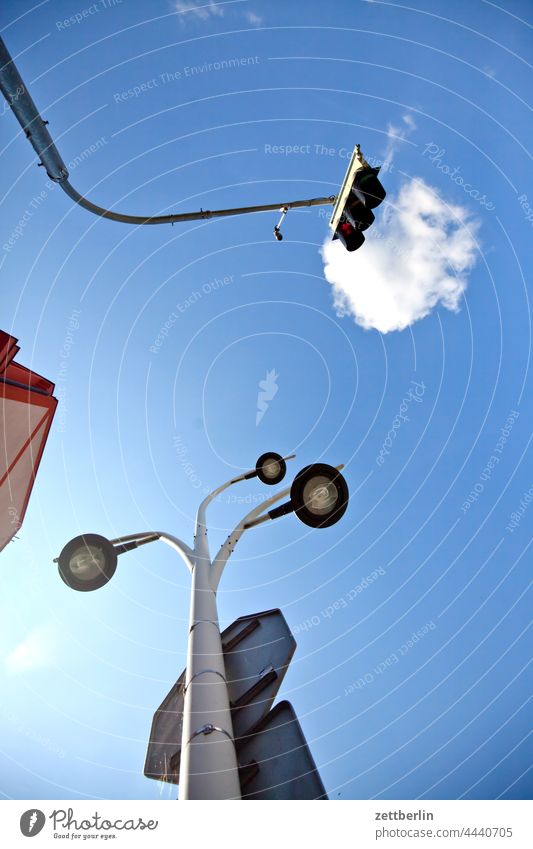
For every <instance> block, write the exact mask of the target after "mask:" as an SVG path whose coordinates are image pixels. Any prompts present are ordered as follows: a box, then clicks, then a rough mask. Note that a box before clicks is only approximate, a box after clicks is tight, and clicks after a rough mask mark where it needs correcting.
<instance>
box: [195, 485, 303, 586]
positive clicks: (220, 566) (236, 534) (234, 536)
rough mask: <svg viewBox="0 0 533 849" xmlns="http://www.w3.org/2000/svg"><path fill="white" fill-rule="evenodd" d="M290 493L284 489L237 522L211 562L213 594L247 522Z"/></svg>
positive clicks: (287, 489)
mask: <svg viewBox="0 0 533 849" xmlns="http://www.w3.org/2000/svg"><path fill="white" fill-rule="evenodd" d="M290 491H291V488H290V486H289V487H287V488H286V489H283V490H281V492H277V493H276V494H275V495H273V496H272V497H271V498H267V500H266V501H263V502H262V504H259V505H258V506H257V507H254V509H253V510H250V512H249V513H247V514H246V516H244V518H243V519H241V521H240V522H239V524H238V525H237V526H236V527H235V528H234V530H233V531H232V532H231V534H230V535H229V537H228V538H227V540H226V542H224V543H223V544H222V545H221V546H220V549H219V552H218V554H217V556H216V557H215V559H214V560H213V565H212V568H211V586H212V588H213V590H214V592H216V591H217V589H218V585H219V583H220V578H221V577H222V572H223V571H224V567H225V565H226V563H227V562H228V560H229V557H230V555H231V554H232V552H233V551H234V550H235V546H236V545H237V543H238V542H239V540H240V538H241V537H242V535H243V533H244V532H245V531H246V530H248V528H247V527H246V526H247V525H248V523H249V522H252V521H253V520H254V519H256V518H257V517H259V516H261V514H262V513H264V512H265V511H266V510H268V508H269V507H272V505H273V504H276V502H277V501H281V499H282V498H286V497H287V495H289V493H290ZM268 518H269V517H268V516H265V517H264V520H265V521H266V520H267V519H268Z"/></svg>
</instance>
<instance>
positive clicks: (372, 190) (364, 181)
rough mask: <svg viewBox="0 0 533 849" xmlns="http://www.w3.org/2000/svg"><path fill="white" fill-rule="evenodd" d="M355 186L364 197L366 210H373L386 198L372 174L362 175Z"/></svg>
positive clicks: (384, 192) (385, 193)
mask: <svg viewBox="0 0 533 849" xmlns="http://www.w3.org/2000/svg"><path fill="white" fill-rule="evenodd" d="M357 185H358V187H359V189H360V190H361V191H362V192H363V193H364V195H365V205H366V206H367V207H368V209H375V208H376V206H379V205H380V203H381V202H382V201H383V200H384V199H385V197H386V196H387V192H386V191H385V189H384V188H383V186H382V185H381V183H380V182H379V180H378V178H377V177H376V175H375V174H374V173H372V172H371V173H369V174H364V175H362V176H361V177H360V178H359V180H358V181H357Z"/></svg>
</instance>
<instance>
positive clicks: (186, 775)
mask: <svg viewBox="0 0 533 849" xmlns="http://www.w3.org/2000/svg"><path fill="white" fill-rule="evenodd" d="M294 456H295V455H294V454H291V455H290V456H288V457H282V456H281V455H280V454H276V453H275V452H268V453H266V454H262V455H261V457H259V459H258V461H257V463H256V466H255V469H252V470H251V471H249V472H245V473H244V474H242V475H239V476H238V477H236V478H233V479H231V480H229V481H227V482H226V483H224V484H222V486H219V487H218V488H217V489H215V490H214V491H213V492H211V493H210V494H209V495H207V496H206V497H205V498H204V500H203V501H202V503H201V504H200V506H199V508H198V512H197V515H196V528H195V535H194V548H190V547H189V546H188V545H187V544H186V543H184V542H182V541H181V540H180V539H178V538H177V537H174V536H172V535H171V534H167V533H163V532H161V531H156V532H154V531H152V532H147V533H138V534H130V535H129V536H122V537H117V538H116V539H112V540H108V539H106V538H105V537H103V536H100V535H99V534H82V535H81V536H78V537H76V538H75V539H73V540H71V541H70V542H69V543H67V545H66V546H65V547H64V548H63V550H62V552H61V554H60V555H59V557H57V558H56V559H55V561H54V562H55V563H57V564H58V569H59V574H60V576H61V578H62V579H63V581H64V582H65V583H66V584H68V586H69V587H72V589H75V590H80V591H91V590H96V589H99V588H100V587H103V586H104V585H105V584H106V583H107V582H108V581H109V580H110V579H111V578H112V577H113V574H114V572H115V569H116V567H117V559H118V556H119V555H120V554H123V553H125V552H126V551H130V550H132V549H134V548H138V547H139V546H141V545H145V544H147V543H149V542H154V541H155V540H158V539H160V540H162V541H163V542H166V543H167V544H168V545H170V546H171V547H172V548H174V550H175V551H176V552H177V553H178V554H179V555H180V556H181V557H182V559H183V560H184V561H185V564H186V565H187V567H188V569H189V570H190V572H191V575H192V588H191V603H190V616H189V642H188V651H187V671H186V679H185V698H184V708H183V730H182V739H181V753H182V755H181V769H180V799H240V797H241V793H240V782H239V775H238V766H237V757H236V752H235V743H234V738H233V726H232V720H231V712H230V703H229V697H228V689H227V683H226V672H225V668H224V655H223V650H222V640H221V636H220V628H219V624H218V612H217V605H216V593H217V589H218V584H219V581H220V578H221V576H222V572H223V570H224V567H225V565H226V563H227V562H228V560H229V557H230V556H231V554H232V552H233V551H234V550H235V546H236V545H237V543H238V542H239V540H240V538H241V536H242V534H243V533H244V532H245V531H246V530H248V529H249V528H252V527H255V526H257V525H259V524H262V523H263V522H267V521H268V520H271V519H276V518H278V517H280V516H284V515H287V514H288V513H292V512H294V513H295V515H296V516H297V517H298V518H299V519H300V520H301V521H302V522H304V523H305V524H306V525H310V526H311V527H314V528H326V527H330V526H331V525H333V524H335V523H336V522H338V521H339V519H340V518H341V517H342V516H343V515H344V513H345V511H346V507H347V504H348V497H349V494H348V485H347V483H346V481H345V479H344V477H343V476H342V475H341V474H340V470H341V469H342V468H343V467H342V466H337V467H333V466H328V465H327V464H325V463H314V464H312V465H310V466H305V468H303V469H302V470H301V471H300V472H299V473H298V474H297V475H296V477H295V478H294V481H293V483H292V486H291V487H289V488H286V489H284V490H282V491H281V492H277V493H275V494H274V495H273V496H271V497H270V498H268V499H267V500H266V501H264V502H263V503H262V504H260V505H258V506H257V507H254V508H253V509H252V510H251V511H250V512H249V513H248V514H247V515H246V516H245V517H244V518H243V519H242V520H241V521H240V522H239V524H238V525H237V526H236V528H235V529H234V530H233V531H232V533H231V534H230V535H229V536H228V538H227V539H226V541H225V542H224V543H223V544H222V546H221V547H220V549H219V551H218V554H217V555H216V557H215V558H214V559H213V560H211V557H210V554H209V543H208V538H207V524H206V511H207V507H208V505H209V504H210V503H211V501H213V499H214V498H216V496H217V495H219V494H220V493H221V492H223V491H224V490H225V489H227V488H228V487H230V486H232V485H233V484H235V483H237V482H238V481H242V480H249V479H251V478H254V477H258V478H259V480H261V481H262V482H263V483H266V484H277V483H279V482H280V481H281V480H282V479H283V477H284V476H285V472H286V461H287V460H292V459H293V458H294ZM288 495H290V499H289V501H287V502H286V503H285V504H282V505H281V506H279V507H277V508H275V507H274V505H275V504H276V503H277V502H279V501H281V500H282V499H284V498H286V497H287V496H288ZM270 508H273V509H270Z"/></svg>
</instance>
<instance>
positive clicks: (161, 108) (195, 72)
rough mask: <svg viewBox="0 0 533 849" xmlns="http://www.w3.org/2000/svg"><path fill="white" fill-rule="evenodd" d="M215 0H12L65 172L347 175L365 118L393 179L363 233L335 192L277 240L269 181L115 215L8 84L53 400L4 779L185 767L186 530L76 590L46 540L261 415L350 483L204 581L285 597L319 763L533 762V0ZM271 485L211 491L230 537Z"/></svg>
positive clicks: (328, 184) (184, 510)
mask: <svg viewBox="0 0 533 849" xmlns="http://www.w3.org/2000/svg"><path fill="white" fill-rule="evenodd" d="M198 7H200V3H194V2H192V0H190V2H189V0H188V1H187V2H183V0H180V2H177V3H176V2H174V3H172V2H170V1H169V2H160V1H159V0H158V1H157V2H154V3H152V4H150V9H149V11H150V18H148V16H147V11H146V10H147V5H146V4H145V3H141V2H135V1H134V0H122V2H121V3H118V2H115V3H112V2H107V3H101V2H100V3H95V4H92V5H91V4H88V3H87V4H85V5H84V4H83V0H81V2H75V0H68V2H55V3H50V2H44V3H40V4H38V5H36V6H35V7H33V6H32V5H31V4H30V3H26V2H10V0H8V1H7V2H6V3H4V4H3V8H2V13H1V23H2V36H3V37H4V38H5V41H6V43H7V45H8V48H9V49H10V51H11V53H12V55H14V56H17V57H18V59H17V62H18V66H19V69H20V72H21V74H22V76H23V79H24V80H25V81H26V83H27V84H28V85H29V86H30V87H31V93H32V96H33V98H34V100H35V102H36V103H37V105H38V107H39V109H40V110H41V112H42V114H43V115H44V117H45V118H47V119H48V120H49V121H50V130H51V133H52V135H53V137H54V139H55V141H56V143H57V145H58V147H59V149H60V151H61V154H62V156H63V158H64V160H65V162H67V163H70V170H71V180H72V183H73V184H74V185H75V186H76V188H77V189H78V190H79V191H80V192H82V193H85V194H87V195H88V196H89V197H90V198H91V199H93V200H94V201H95V202H97V203H100V204H102V205H104V206H108V207H110V208H117V209H119V210H120V211H125V212H132V213H137V214H158V213H164V212H168V211H187V210H195V209H199V208H200V207H203V208H204V209H206V208H207V209H209V208H223V207H226V206H234V205H237V206H239V205H244V204H248V203H260V202H265V203H269V202H274V203H277V202H278V200H279V201H280V202H282V201H284V200H289V199H293V198H306V197H313V196H318V195H330V194H334V193H335V192H336V191H337V190H338V187H339V185H340V183H341V181H342V178H343V175H344V171H345V169H346V166H347V164H348V158H347V157H349V154H350V152H351V149H352V148H353V145H354V144H355V143H357V142H359V143H360V144H361V146H362V149H363V152H364V153H365V155H366V156H367V158H370V157H372V158H373V160H375V161H376V162H385V163H386V167H384V169H383V173H382V179H383V183H384V185H385V187H386V189H387V192H388V195H387V200H386V203H385V204H383V205H382V207H380V209H379V210H377V211H376V212H377V222H376V225H375V226H374V227H373V228H371V230H369V231H368V233H367V241H366V244H365V245H364V247H363V248H362V249H361V250H360V251H359V252H357V253H356V254H354V255H352V256H350V257H348V256H347V255H346V254H344V253H342V250H340V252H339V251H338V250H336V248H337V245H335V246H334V247H331V246H328V245H327V241H328V227H327V221H328V210H327V209H326V208H315V209H312V210H307V211H301V212H291V213H289V215H288V216H287V219H286V221H285V223H284V227H283V232H284V236H285V238H284V240H283V242H281V243H278V242H276V241H275V240H274V238H273V235H272V228H273V226H274V224H275V223H276V222H277V218H278V216H277V215H276V214H272V215H271V214H264V215H256V216H249V217H245V218H244V217H243V218H236V219H225V220H221V221H214V222H213V221H212V222H194V223H191V224H186V225H180V226H175V227H144V228H134V227H128V226H125V225H121V224H116V223H112V222H109V221H105V220H99V219H97V218H95V217H93V216H91V215H90V214H89V213H87V212H85V211H84V210H82V209H79V208H76V207H75V206H74V205H73V204H72V203H71V202H70V200H69V199H68V198H67V197H66V195H64V194H63V193H62V191H61V190H60V189H59V188H58V187H53V186H51V185H50V184H49V183H47V181H46V175H45V174H44V173H43V169H38V168H37V167H36V166H35V155H34V153H33V150H32V149H31V147H30V145H29V144H28V143H27V142H26V140H25V139H24V138H23V136H21V134H20V132H19V130H18V125H17V123H16V121H15V119H14V117H13V115H12V114H10V112H9V110H7V109H5V110H3V111H2V114H1V115H0V128H1V133H2V136H1V149H2V157H3V162H4V168H3V169H2V171H3V175H4V176H3V178H2V189H1V192H2V205H3V212H4V214H3V229H2V239H1V243H2V250H1V260H0V261H1V263H2V278H3V289H2V291H3V295H2V321H1V325H0V326H1V327H2V329H4V330H6V331H8V332H11V333H12V334H13V335H15V336H17V337H18V338H19V340H20V344H21V346H22V352H21V355H20V360H21V362H23V363H24V364H25V365H28V366H31V367H33V368H34V369H35V370H36V371H37V372H39V373H42V374H45V375H46V376H47V377H49V378H50V379H52V380H56V382H57V391H56V394H57V395H58V397H59V399H60V406H59V408H58V412H57V414H56V417H55V422H54V425H53V428H52V432H51V435H50V438H49V441H48V445H47V448H46V452H45V455H44V459H43V462H42V466H41V469H40V471H39V476H38V479H37V483H36V486H35V489H34V493H33V496H32V500H31V503H30V507H29V510H28V513H27V517H26V520H25V523H24V526H23V528H22V530H21V532H20V533H19V538H18V539H16V540H15V541H14V542H13V543H12V544H11V545H10V546H9V547H8V548H7V549H6V550H5V551H4V552H3V553H2V564H1V569H0V582H1V594H0V598H1V602H0V605H1V617H0V623H1V624H0V632H1V640H0V646H1V658H0V660H1V663H0V677H1V679H2V680H1V684H2V691H3V692H4V693H5V698H4V700H3V706H2V707H1V708H0V724H1V726H2V745H1V748H2V752H3V758H2V774H1V784H0V790H1V792H2V794H3V795H4V796H5V797H7V798H28V799H31V798H50V799H52V798H59V799H61V798H73V799H74V798H140V799H144V798H156V799H157V798H171V797H172V796H173V795H175V790H174V789H173V788H170V791H169V788H166V787H161V786H160V785H159V784H158V783H156V782H153V781H150V780H148V779H145V778H144V777H143V775H142V768H143V763H144V755H145V747H146V741H147V738H148V734H149V730H150V724H151V719H152V714H153V712H154V710H155V709H156V707H157V706H158V705H159V704H160V702H161V701H162V699H163V697H164V696H165V695H166V693H167V692H168V690H169V689H170V686H171V685H172V684H173V683H174V681H175V680H176V678H177V677H178V675H179V674H180V673H181V671H182V669H183V667H184V664H185V650H186V632H187V624H186V623H187V619H188V575H187V573H186V571H185V569H184V568H183V566H182V563H181V561H180V562H178V561H177V559H176V557H175V555H173V553H172V552H171V551H170V550H169V549H167V548H166V547H165V546H163V545H157V544H155V545H152V546H147V547H145V548H143V549H140V550H139V551H137V552H134V553H131V554H129V555H127V556H124V557H122V558H120V561H119V568H118V570H117V573H116V575H115V577H114V578H113V580H112V581H111V582H110V584H109V585H108V586H107V587H105V588H104V589H102V590H101V591H99V592H97V593H94V594H81V593H74V592H72V591H71V590H69V589H68V588H67V587H66V586H65V585H64V584H63V583H62V582H61V581H60V579H59V577H58V575H57V570H56V567H55V566H54V564H53V563H52V558H53V557H54V556H56V555H57V554H58V552H59V551H60V549H61V548H62V546H63V545H64V544H65V543H66V542H67V541H68V540H69V539H70V538H71V537H73V536H75V535H76V534H78V533H82V532H97V533H102V534H104V535H106V536H108V537H113V536H117V535H120V534H127V533H131V532H134V531H143V530H151V529H154V528H156V529H163V530H166V531H169V532H172V533H175V534H177V535H179V536H181V537H182V538H184V539H186V540H188V541H190V539H191V535H192V528H193V517H194V512H195V508H196V506H197V504H198V501H199V499H200V496H201V494H202V492H203V491H204V490H205V489H211V488H213V487H215V486H216V485H218V484H219V483H220V482H222V481H224V480H225V479H227V478H229V477H230V476H232V475H234V474H235V473H236V472H237V471H240V470H244V469H246V468H250V467H251V466H253V465H254V464H255V460H256V458H257V456H258V455H259V454H261V453H262V452H263V451H267V450H274V451H280V452H282V453H287V454H288V453H292V452H294V453H296V454H297V455H298V456H297V459H296V460H295V461H293V462H292V463H291V464H290V466H289V469H290V471H291V472H292V473H296V471H298V469H299V468H301V467H302V466H304V465H306V464H308V463H311V462H315V461H324V462H331V463H334V464H337V463H340V462H344V463H345V464H346V472H345V473H346V478H347V480H348V482H349V485H350V490H351V500H350V505H349V508H348V511H347V513H346V515H345V517H344V519H343V521H342V523H340V524H338V525H336V526H334V527H332V528H329V529H327V530H322V531H314V532H313V531H311V530H310V529H307V528H306V527H304V526H303V525H301V524H299V523H298V521H297V520H296V518H294V517H287V518H284V519H283V520H279V521H277V522H276V523H273V524H272V525H270V526H268V527H260V528H258V529H256V530H255V531H253V532H250V533H249V534H248V535H246V536H245V537H244V539H243V541H242V543H241V544H240V548H239V550H238V551H236V552H235V555H234V559H233V560H232V562H231V564H230V566H229V567H228V569H227V571H226V573H225V575H224V578H223V582H222V584H221V587H220V591H219V612H220V618H221V622H222V624H223V625H226V624H229V623H230V622H231V621H233V619H235V618H236V617H237V616H240V615H244V614H248V613H252V612H255V611H260V610H266V609H269V608H273V607H281V609H282V610H283V612H284V614H285V617H286V618H287V621H288V622H289V624H290V626H291V627H292V628H293V630H294V633H295V635H296V639H297V642H298V648H297V651H296V654H295V657H294V660H293V662H292V664H291V666H290V669H289V671H288V673H287V676H286V678H285V681H284V685H283V688H282V691H281V695H282V696H283V697H285V698H287V699H289V700H290V701H291V702H292V703H293V705H294V707H295V709H296V711H297V714H298V716H299V718H300V720H301V723H302V726H303V728H304V731H305V733H306V736H307V739H308V741H309V744H310V746H311V750H312V752H313V755H314V757H315V760H316V762H317V765H318V766H319V769H320V772H321V775H322V778H323V780H324V782H325V784H326V787H327V790H328V792H329V794H330V796H331V798H345V799H357V798H371V797H372V798H373V797H377V798H400V799H406V798H407V799H410V798H413V799H414V798H421V799H427V798H451V799H455V798H467V799H468V798H470V799H474V798H497V797H498V798H531V790H532V785H531V772H528V768H529V766H530V763H531V746H530V739H529V737H528V722H527V712H528V697H529V693H530V690H531V678H530V674H529V668H528V663H529V659H530V651H529V648H530V645H531V637H530V634H529V632H528V624H529V620H530V615H529V614H530V609H531V605H530V595H529V596H528V594H527V591H528V585H529V574H528V573H530V569H529V566H530V563H531V548H530V546H531V516H532V515H533V507H531V495H533V489H532V487H533V480H532V473H531V445H530V443H531V435H532V434H531V414H532V402H531V373H530V351H531V310H530V301H529V294H528V286H527V276H526V275H527V268H526V264H527V263H526V260H527V256H528V248H529V246H530V244H531V227H532V226H533V225H532V218H533V215H532V209H533V191H531V190H530V191H529V196H528V182H529V185H531V180H530V175H531V165H530V154H529V153H528V150H527V148H528V145H529V136H530V134H529V132H528V130H529V128H530V114H529V112H530V106H529V105H528V92H530V91H531V66H530V65H529V64H528V62H527V57H528V55H531V41H532V39H531V24H530V23H528V22H527V20H526V19H530V17H531V9H530V7H529V5H528V4H527V3H525V2H518V0H514V2H509V3H507V4H505V9H504V8H503V7H501V6H498V4H495V3H489V2H477V1H476V2H474V3H470V4H463V3H459V2H454V0H451V2H447V3H443V2H441V0H433V2H429V3H423V4H421V3H419V4H417V5H415V6H407V5H402V4H399V3H382V2H372V3H368V2H356V0H354V1H353V2H348V0H344V2H339V3H336V4H328V6H327V14H326V12H325V8H324V4H322V3H320V2H313V0H311V2H306V3H271V2H270V3H267V2H263V0H242V2H228V3H221V4H216V5H215V4H213V3H205V4H204V5H203V6H201V8H198ZM91 10H92V11H91ZM76 16H77V17H76ZM460 178H461V179H460ZM528 178H529V179H528ZM21 220H24V221H25V223H24V225H23V226H22V227H19V230H18V235H16V232H17V231H16V228H17V225H18V224H19V222H20V221H21ZM14 234H15V235H14ZM10 240H11V241H10ZM334 248H335V250H334ZM272 371H273V372H274V375H273V376H272V375H271V378H270V380H273V381H275V385H276V387H277V391H276V392H275V394H274V393H272V394H273V395H274V397H273V398H272V400H271V402H270V403H269V406H268V409H267V410H266V412H265V414H264V415H263V416H262V418H261V419H260V421H259V423H256V418H257V409H258V406H257V405H258V393H259V392H260V391H261V387H260V386H259V384H260V382H261V381H264V380H265V379H266V378H267V374H268V373H269V372H272ZM530 493H531V494H530ZM269 494H270V491H269ZM264 495H265V493H264V488H263V489H262V488H261V485H260V484H256V483H254V482H251V484H250V485H248V484H242V485H241V486H240V487H239V488H237V487H236V488H235V489H234V490H232V491H231V495H230V497H229V498H228V499H226V498H221V499H220V500H219V501H218V502H217V503H215V504H214V505H213V507H212V512H211V517H210V519H211V521H210V533H211V545H212V548H213V549H214V550H216V547H217V544H218V543H219V542H221V541H222V540H223V539H224V537H225V534H226V533H227V531H228V529H230V528H231V527H233V526H234V525H235V524H236V523H237V521H238V520H239V519H240V518H241V516H242V515H243V514H244V513H245V512H246V511H247V510H248V509H249V501H248V502H247V498H248V499H249V500H250V499H259V498H261V497H263V496H264ZM254 503H256V502H254ZM528 602H529V604H528ZM413 635H416V636H415V637H413Z"/></svg>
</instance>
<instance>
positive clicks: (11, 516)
mask: <svg viewBox="0 0 533 849" xmlns="http://www.w3.org/2000/svg"><path fill="white" fill-rule="evenodd" d="M19 350H20V349H19V346H18V345H17V340H16V339H15V338H14V337H13V336H9V335H8V334H7V333H4V332H3V331H1V330H0V420H1V422H2V430H1V443H0V551H1V550H2V549H3V548H4V547H5V546H6V545H7V543H8V542H9V541H10V540H11V539H12V538H13V537H14V535H15V534H16V533H17V531H18V529H19V528H20V526H21V525H22V522H23V519H24V514H25V512H26V508H27V506H28V501H29V500H30V494H31V491H32V488H33V483H34V481H35V475H36V474H37V469H38V468H39V463H40V462H41V456H42V453H43V450H44V446H45V444H46V440H47V438H48V431H49V430H50V425H51V424H52V419H53V417H54V413H55V410H56V407H57V399H56V398H54V397H53V396H52V393H53V391H54V384H53V383H51V382H50V381H49V380H46V378H44V377H41V376H40V375H39V374H36V373H35V372H33V371H30V369H27V368H25V367H24V366H21V365H19V363H15V362H13V358H14V357H15V355H16V354H17V352H18V351H19Z"/></svg>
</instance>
